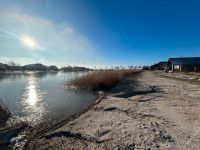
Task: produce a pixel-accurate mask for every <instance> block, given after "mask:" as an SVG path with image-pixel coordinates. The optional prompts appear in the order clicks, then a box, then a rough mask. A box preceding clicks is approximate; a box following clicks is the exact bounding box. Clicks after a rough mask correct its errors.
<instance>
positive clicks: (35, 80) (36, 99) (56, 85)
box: [0, 72, 95, 123]
mask: <svg viewBox="0 0 200 150" xmlns="http://www.w3.org/2000/svg"><path fill="white" fill-rule="evenodd" d="M81 75H82V73H64V72H56V73H41V72H40V73H36V72H29V73H0V97H1V98H2V99H3V101H4V103H5V104H6V105H7V107H8V109H9V110H10V111H11V113H12V114H13V115H14V116H18V117H19V118H20V119H22V120H26V121H29V122H31V123H38V122H41V121H43V120H45V119H61V118H63V117H66V116H69V115H70V114H72V113H77V112H80V111H81V110H83V109H85V108H86V107H88V106H89V105H90V104H91V103H92V102H94V100H95V96H94V95H93V94H92V93H90V92H89V91H86V90H76V89H66V88H65V89H64V88H63V84H64V83H65V82H66V81H69V80H70V79H72V78H76V77H78V76H81Z"/></svg>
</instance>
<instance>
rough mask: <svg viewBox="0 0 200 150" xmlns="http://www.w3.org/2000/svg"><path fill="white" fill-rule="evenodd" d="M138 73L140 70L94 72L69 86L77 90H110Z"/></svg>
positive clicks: (75, 80) (77, 79) (70, 83)
mask: <svg viewBox="0 0 200 150" xmlns="http://www.w3.org/2000/svg"><path fill="white" fill-rule="evenodd" d="M136 72H138V70H101V71H92V72H90V73H86V74H85V75H83V76H81V77H79V78H76V79H74V80H71V81H70V82H69V83H68V85H70V86H74V87H76V88H86V89H89V90H92V91H97V90H108V89H110V88H112V87H114V86H116V84H118V83H119V82H120V81H121V80H122V79H123V78H124V77H125V76H127V75H131V74H134V73H136Z"/></svg>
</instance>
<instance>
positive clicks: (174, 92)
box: [26, 72, 200, 149]
mask: <svg viewBox="0 0 200 150" xmlns="http://www.w3.org/2000/svg"><path fill="white" fill-rule="evenodd" d="M199 89H200V85H197V84H192V83H188V82H184V81H178V80H173V79H170V78H163V77H160V76H158V75H155V74H154V73H152V72H142V73H140V74H138V75H137V76H129V77H128V78H126V79H124V80H123V81H122V82H121V83H120V84H118V85H117V86H116V87H115V88H113V89H112V90H110V91H109V92H107V93H106V95H105V97H103V99H102V100H101V101H100V102H99V103H98V104H96V105H94V106H93V107H92V108H91V109H89V110H88V111H86V112H85V113H83V114H82V115H80V116H79V117H78V118H76V119H73V120H72V121H69V122H67V123H64V124H63V125H62V126H60V127H59V128H57V129H53V130H51V131H48V132H45V133H44V134H42V136H39V137H35V138H34V139H32V140H31V141H30V142H29V144H28V145H27V147H26V148H27V149H115V148H116V149H199V148H200V146H199V137H200V132H199V128H200V121H199V115H200V109H199V108H200V107H199V106H200V101H199V98H200V93H199Z"/></svg>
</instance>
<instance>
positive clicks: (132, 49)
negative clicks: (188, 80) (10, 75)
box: [0, 0, 200, 67]
mask: <svg viewBox="0 0 200 150" xmlns="http://www.w3.org/2000/svg"><path fill="white" fill-rule="evenodd" d="M199 8H200V2H199V1H197V0H188V1H186V0H151V1H150V0H4V1H2V0H0V52H1V53H0V61H1V62H8V61H10V60H13V61H15V62H17V63H20V64H27V63H35V62H41V63H44V64H47V65H48V64H49V65H50V64H56V65H58V66H63V65H66V64H71V65H83V63H84V61H85V62H86V65H87V66H90V67H94V66H118V65H121V66H128V65H149V64H153V63H155V62H157V61H163V60H167V59H168V58H169V57H180V56H200V9H199ZM24 36H26V37H27V36H28V37H30V38H31V39H32V40H34V42H35V43H36V44H37V46H35V47H34V48H30V47H27V46H25V45H24V44H23V40H22V37H24Z"/></svg>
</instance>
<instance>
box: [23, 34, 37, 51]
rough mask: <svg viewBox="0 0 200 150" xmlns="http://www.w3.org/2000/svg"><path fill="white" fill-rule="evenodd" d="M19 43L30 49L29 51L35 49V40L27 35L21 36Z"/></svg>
mask: <svg viewBox="0 0 200 150" xmlns="http://www.w3.org/2000/svg"><path fill="white" fill-rule="evenodd" d="M21 42H22V44H23V45H24V46H25V47H26V48H30V49H35V48H37V42H36V40H35V39H34V38H33V37H31V36H28V35H23V36H22V37H21Z"/></svg>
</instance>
